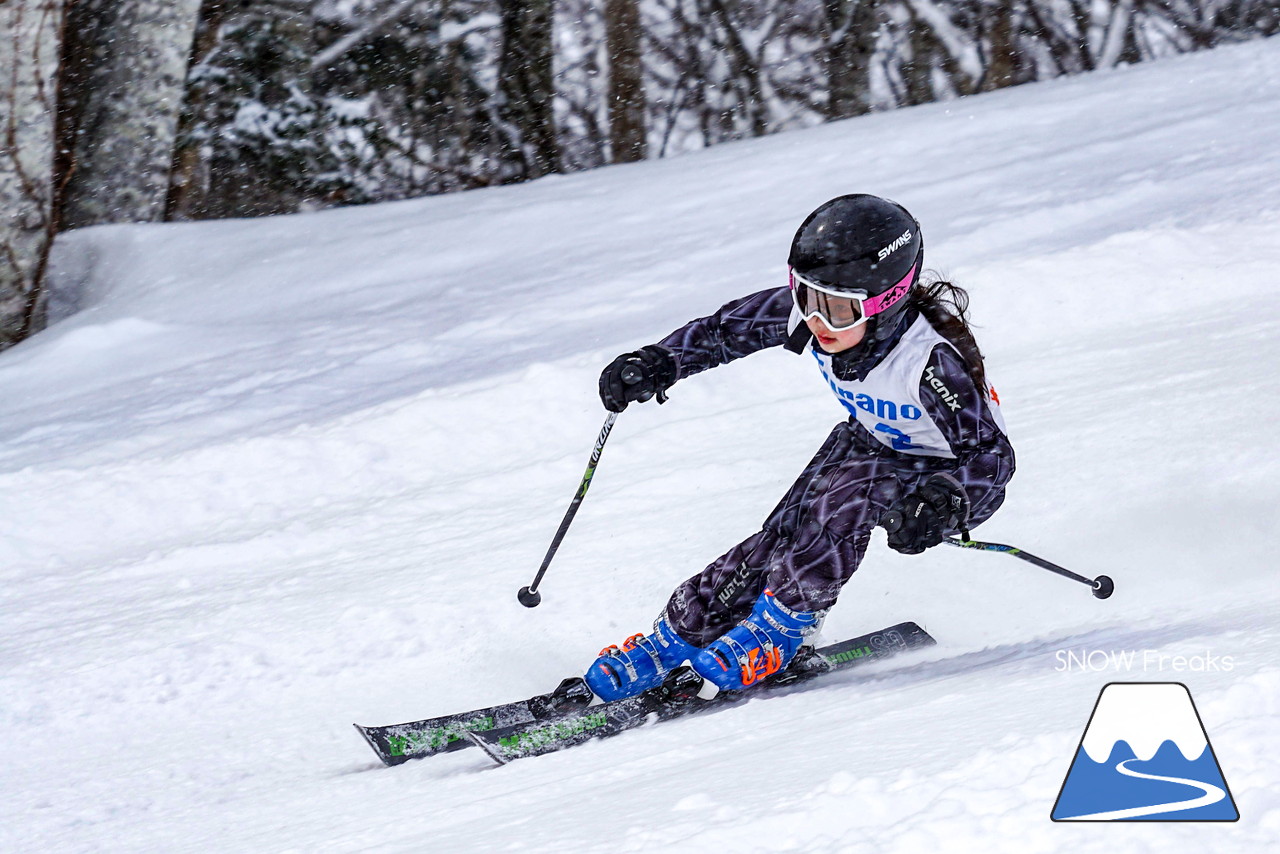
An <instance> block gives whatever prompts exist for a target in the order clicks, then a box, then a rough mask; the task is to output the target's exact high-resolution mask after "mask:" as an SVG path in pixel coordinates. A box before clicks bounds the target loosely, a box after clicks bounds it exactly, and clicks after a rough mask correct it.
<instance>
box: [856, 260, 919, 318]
mask: <svg viewBox="0 0 1280 854" xmlns="http://www.w3.org/2000/svg"><path fill="white" fill-rule="evenodd" d="M917 267H918V265H916V264H913V265H911V269H910V270H908V271H907V275H905V276H903V277H902V281H900V282H898V283H897V284H896V285H894V286H893V287H891V288H889V290H887V291H885V292H884V293H882V294H880V296H878V297H867V298H866V299H865V300H863V301H862V310H863V311H864V312H866V315H867V317H871V316H872V315H873V314H879V313H880V312H882V311H884V310H885V309H887V308H889V307H890V306H892V305H893V304H894V303H896V302H897V301H898V300H900V299H902V298H903V297H905V296H906V295H907V291H909V290H911V282H912V281H913V280H914V279H915V277H916V269H917Z"/></svg>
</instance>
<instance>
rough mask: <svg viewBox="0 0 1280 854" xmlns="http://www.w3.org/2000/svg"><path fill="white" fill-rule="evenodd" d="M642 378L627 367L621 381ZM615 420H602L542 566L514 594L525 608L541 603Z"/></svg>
mask: <svg viewBox="0 0 1280 854" xmlns="http://www.w3.org/2000/svg"><path fill="white" fill-rule="evenodd" d="M642 378H643V377H642V375H641V373H640V369H639V368H637V367H635V366H634V365H628V366H627V367H625V368H623V369H622V381H623V382H624V383H626V384H627V385H635V384H636V383H638V382H639V381H640V380H641V379H642ZM646 399H647V398H646ZM617 418H618V413H616V412H610V413H609V417H608V418H606V419H605V420H604V426H603V427H602V428H600V435H599V437H597V438H596V446H595V448H594V449H592V451H591V462H589V463H587V471H586V473H585V474H584V475H583V476H582V482H581V483H579V484H578V491H577V492H576V493H575V494H574V496H573V500H572V501H570V502H569V509H568V510H567V511H565V514H564V519H562V520H561V521H560V528H559V530H557V531H556V535H555V537H554V538H553V539H552V540H551V548H549V549H547V555H546V557H544V558H543V559H542V566H540V567H538V574H537V575H535V576H534V577H533V583H532V584H530V585H529V586H528V587H521V588H520V592H519V593H517V594H516V598H517V599H519V600H520V604H521V605H523V606H525V607H526V608H536V607H538V603H539V602H541V601H542V594H541V593H539V592H538V585H539V584H541V583H542V576H544V575H546V574H547V567H548V566H550V565H551V559H552V558H553V557H555V555H556V549H558V548H560V541H561V540H563V539H564V535H565V532H566V531H568V530H569V523H570V522H572V521H573V517H574V516H575V515H576V514H577V512H578V506H579V505H581V504H582V498H583V496H585V495H586V494H587V489H588V488H589V487H590V486H591V477H592V475H594V474H595V473H596V465H597V464H598V463H599V462H600V452H601V451H603V450H604V443H605V441H606V440H607V439H608V438H609V431H611V430H613V422H614V421H616V420H617Z"/></svg>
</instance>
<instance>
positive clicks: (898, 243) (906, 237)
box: [879, 228, 911, 261]
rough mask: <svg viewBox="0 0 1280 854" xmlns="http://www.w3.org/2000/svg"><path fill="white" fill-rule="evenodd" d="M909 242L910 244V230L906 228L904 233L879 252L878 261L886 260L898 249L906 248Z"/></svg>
mask: <svg viewBox="0 0 1280 854" xmlns="http://www.w3.org/2000/svg"><path fill="white" fill-rule="evenodd" d="M910 242H911V229H909V228H908V229H907V230H906V231H904V232H903V233H902V236H901V237H899V238H898V239H897V240H895V241H893V242H892V243H890V244H889V245H888V246H886V247H884V248H883V249H881V250H880V253H879V254H880V258H879V260H881V261H883V260H884V259H886V258H888V257H889V256H890V255H892V254H893V253H895V252H897V251H898V250H899V249H901V248H902V247H904V246H906V245H907V244H908V243H910Z"/></svg>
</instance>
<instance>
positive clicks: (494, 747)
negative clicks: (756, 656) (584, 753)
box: [465, 622, 936, 765]
mask: <svg viewBox="0 0 1280 854" xmlns="http://www.w3.org/2000/svg"><path fill="white" fill-rule="evenodd" d="M934 643H936V641H934V639H933V638H932V637H930V636H929V633H928V632H926V631H925V630H924V629H922V628H920V626H918V625H916V624H915V623H912V622H906V623H899V624H898V625H896V626H892V627H890V628H887V629H881V630H880V631H878V632H871V633H870V634H865V635H862V636H861V637H857V638H853V639H851V640H847V641H844V642H842V643H837V644H832V645H830V646H824V647H822V648H821V649H818V650H816V651H812V652H810V653H809V654H808V655H804V656H802V657H798V658H797V659H796V661H794V662H792V664H791V666H790V667H788V668H787V669H786V670H785V671H784V672H782V673H780V674H778V675H777V676H774V677H771V678H770V679H769V680H767V681H766V682H764V683H762V684H761V685H759V686H757V687H754V688H752V689H751V690H750V691H749V692H732V691H722V692H720V693H719V694H716V695H715V696H714V697H711V698H710V699H703V698H701V697H699V696H698V692H699V690H700V689H701V688H702V685H703V680H702V677H700V676H698V675H697V674H696V673H694V672H693V670H692V669H691V668H688V667H680V668H677V669H676V670H674V671H672V673H671V675H669V676H668V677H667V680H666V681H665V682H664V683H663V684H662V685H660V686H658V687H657V688H653V689H651V690H649V691H646V692H644V693H643V694H638V695H636V696H635V697H628V698H626V699H624V700H615V701H614V702H612V703H602V704H599V705H595V706H588V707H586V708H578V709H575V710H572V711H569V712H567V713H565V714H561V715H557V716H556V717H554V718H552V719H544V720H525V721H519V722H516V723H512V724H507V725H498V726H486V727H482V728H474V729H471V728H469V729H467V731H466V733H465V737H466V738H467V739H468V740H469V741H470V742H471V743H473V744H475V745H476V746H477V747H480V748H481V749H483V750H484V752H485V753H487V754H488V755H489V757H490V758H491V759H493V760H494V761H495V762H497V763H499V764H502V765H505V764H506V763H508V762H510V761H511V760H513V759H523V758H524V757H526V756H541V755H542V754H544V753H553V752H555V751H557V750H563V749H564V748H566V747H573V746H574V745H578V744H582V743H583V742H585V741H590V740H592V739H595V738H604V737H606V736H610V735H616V734H617V733H620V732H625V731H626V730H629V729H634V728H635V727H638V726H640V725H641V724H643V723H645V722H646V721H648V720H649V719H650V718H651V717H655V718H656V719H657V720H668V719H670V718H676V717H682V716H684V715H688V714H694V713H698V712H702V711H706V710H709V709H714V708H723V707H724V706H726V705H728V704H730V703H734V702H739V701H741V700H744V699H748V698H749V697H758V696H761V695H762V694H765V693H768V692H770V691H772V690H776V689H778V688H781V687H784V686H789V685H796V684H799V683H801V682H807V681H808V680H810V679H813V678H815V677H817V676H822V675H824V674H827V673H833V672H835V671H838V670H845V669H847V668H850V667H854V666H857V665H859V664H863V663H865V662H868V661H876V660H880V659H884V658H888V657H889V656H892V655H897V654H898V653H900V652H905V651H907V650H911V649H919V648H921V647H927V646H933V645H934Z"/></svg>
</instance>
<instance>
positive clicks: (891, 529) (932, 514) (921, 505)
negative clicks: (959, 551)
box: [880, 473, 969, 555]
mask: <svg viewBox="0 0 1280 854" xmlns="http://www.w3.org/2000/svg"><path fill="white" fill-rule="evenodd" d="M968 520H969V497H968V496H967V495H966V494H965V491H964V487H962V486H961V485H960V483H959V481H957V480H956V479H955V478H954V477H952V476H951V475H948V474H942V473H938V474H935V475H933V476H932V477H930V478H929V479H928V480H926V481H925V482H924V483H922V484H920V486H919V487H917V488H916V491H915V492H909V493H907V494H906V495H904V496H902V498H900V499H898V502H897V503H896V504H894V505H893V506H892V507H890V508H889V509H888V511H886V512H885V514H884V516H882V517H881V519H880V524H881V525H883V526H884V529H885V530H886V531H887V532H888V533H889V548H891V549H893V550H894V551H896V552H902V553H903V554H904V555H918V554H920V553H921V552H922V551H924V550H925V549H928V548H932V547H933V546H936V545H938V544H939V543H941V542H942V538H943V537H944V536H946V535H947V534H948V533H951V532H953V531H962V530H964V529H965V523H966V522H968Z"/></svg>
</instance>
